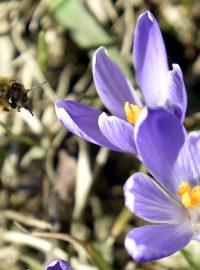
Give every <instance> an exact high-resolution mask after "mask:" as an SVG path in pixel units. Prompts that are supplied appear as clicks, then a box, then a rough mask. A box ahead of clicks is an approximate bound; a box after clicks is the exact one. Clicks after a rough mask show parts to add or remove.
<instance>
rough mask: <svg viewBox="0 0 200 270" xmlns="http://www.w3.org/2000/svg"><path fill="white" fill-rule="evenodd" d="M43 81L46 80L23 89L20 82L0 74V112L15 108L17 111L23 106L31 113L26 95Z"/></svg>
mask: <svg viewBox="0 0 200 270" xmlns="http://www.w3.org/2000/svg"><path fill="white" fill-rule="evenodd" d="M45 83H46V82H44V83H42V84H40V85H36V86H33V87H32V88H31V89H25V87H24V85H23V84H22V83H20V82H18V81H16V80H13V79H9V78H6V77H1V76H0V112H2V111H7V112H9V111H13V110H15V109H16V110H17V111H18V112H19V111H20V109H21V108H22V107H23V108H25V109H26V110H28V111H29V112H30V113H31V114H32V115H33V113H32V111H31V108H30V98H29V97H28V93H29V92H30V91H31V90H32V89H33V88H36V87H38V86H41V85H43V84H45Z"/></svg>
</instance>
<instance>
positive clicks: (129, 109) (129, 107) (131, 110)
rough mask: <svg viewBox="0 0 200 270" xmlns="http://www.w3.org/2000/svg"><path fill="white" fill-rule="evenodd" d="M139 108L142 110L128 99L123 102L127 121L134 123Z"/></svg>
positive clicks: (139, 110)
mask: <svg viewBox="0 0 200 270" xmlns="http://www.w3.org/2000/svg"><path fill="white" fill-rule="evenodd" d="M141 110H142V108H141V107H139V106H137V105H135V104H131V103H129V102H128V101H127V102H125V104H124V111H125V114H126V118H127V121H128V122H129V123H130V124H132V125H135V123H136V121H137V119H138V116H139V114H140V112H141Z"/></svg>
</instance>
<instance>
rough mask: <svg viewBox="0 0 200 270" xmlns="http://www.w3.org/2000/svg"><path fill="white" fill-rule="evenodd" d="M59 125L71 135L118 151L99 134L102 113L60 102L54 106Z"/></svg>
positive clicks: (75, 103)
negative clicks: (99, 119)
mask: <svg viewBox="0 0 200 270" xmlns="http://www.w3.org/2000/svg"><path fill="white" fill-rule="evenodd" d="M55 109H56V114H57V117H58V119H59V120H60V122H61V124H62V125H63V126H64V127H65V128H66V129H67V130H69V131H70V132H72V133H73V134H75V135H77V136H79V137H81V138H82V139H84V140H87V141H89V142H91V143H95V144H98V145H100V146H105V147H108V148H110V149H112V150H115V151H120V149H119V148H118V147H115V146H114V145H113V144H112V143H111V142H110V141H109V140H107V139H106V137H105V136H104V135H103V134H102V133H101V131H100V129H99V126H98V118H99V116H100V114H101V113H102V111H100V110H96V109H94V108H91V107H89V106H86V105H84V104H81V103H78V102H75V101H66V100H60V101H57V102H56V104H55Z"/></svg>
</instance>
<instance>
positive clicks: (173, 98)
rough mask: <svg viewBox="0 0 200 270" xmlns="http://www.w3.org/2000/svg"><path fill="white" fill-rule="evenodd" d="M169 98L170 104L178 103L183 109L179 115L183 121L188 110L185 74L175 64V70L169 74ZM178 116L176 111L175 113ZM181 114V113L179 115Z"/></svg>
mask: <svg viewBox="0 0 200 270" xmlns="http://www.w3.org/2000/svg"><path fill="white" fill-rule="evenodd" d="M167 79H168V88H169V97H168V99H169V100H168V103H169V104H170V103H172V104H174V103H177V104H178V105H179V106H180V108H181V115H177V116H179V117H180V118H181V120H182V121H183V120H184V118H185V113H186V109H187V93H186V89H185V84H184V81H183V74H182V71H181V69H180V67H179V65H177V64H174V65H173V70H170V71H169V72H168V74H167ZM175 114H176V111H175ZM179 114H180V113H179Z"/></svg>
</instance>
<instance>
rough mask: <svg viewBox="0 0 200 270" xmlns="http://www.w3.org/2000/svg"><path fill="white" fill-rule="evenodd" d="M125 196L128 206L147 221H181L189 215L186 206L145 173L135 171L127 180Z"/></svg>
mask: <svg viewBox="0 0 200 270" xmlns="http://www.w3.org/2000/svg"><path fill="white" fill-rule="evenodd" d="M124 196H125V204H126V206H127V207H128V208H129V209H130V210H131V211H132V212H134V213H135V214H136V215H138V216H139V217H141V218H143V219H145V220H146V221H150V222H156V223H164V222H165V223H180V222H181V221H182V220H183V219H184V218H185V217H187V212H186V210H185V208H184V207H183V206H182V205H181V204H177V202H176V201H174V200H172V198H170V197H169V196H168V195H167V194H166V193H164V191H163V190H162V189H161V188H160V187H159V186H158V185H157V184H156V183H155V181H153V179H152V178H150V177H149V176H147V175H145V174H143V173H135V174H134V175H133V176H131V177H130V178H129V179H128V180H127V181H126V183H125V185H124Z"/></svg>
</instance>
